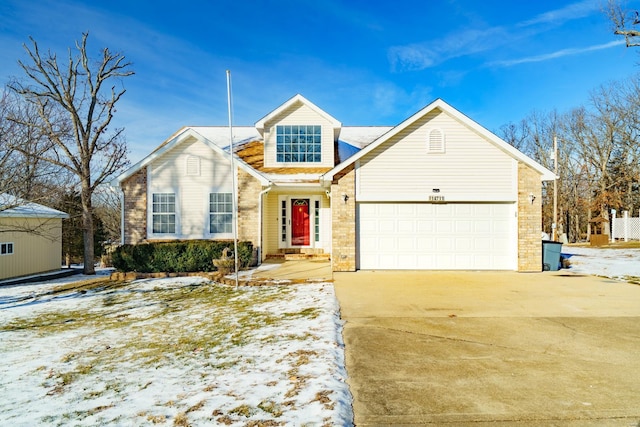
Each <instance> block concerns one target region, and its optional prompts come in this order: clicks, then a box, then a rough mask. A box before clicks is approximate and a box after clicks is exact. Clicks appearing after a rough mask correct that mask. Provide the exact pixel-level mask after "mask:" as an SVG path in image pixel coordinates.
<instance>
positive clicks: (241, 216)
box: [238, 169, 262, 251]
mask: <svg viewBox="0 0 640 427" xmlns="http://www.w3.org/2000/svg"><path fill="white" fill-rule="evenodd" d="M260 191H262V185H261V184H260V181H258V180H257V179H255V178H254V177H252V176H251V175H249V174H248V173H247V172H245V171H243V170H242V169H238V240H241V241H250V242H251V243H253V248H254V251H257V249H258V244H259V242H260V223H259V221H260V212H259V211H258V209H259V208H260V204H259V202H258V197H259V195H260Z"/></svg>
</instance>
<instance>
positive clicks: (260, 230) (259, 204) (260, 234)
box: [258, 185, 271, 265]
mask: <svg viewBox="0 0 640 427" xmlns="http://www.w3.org/2000/svg"><path fill="white" fill-rule="evenodd" d="M269 191H271V185H269V186H268V187H267V188H265V189H264V190H262V191H261V192H260V193H259V194H258V265H260V264H262V196H264V195H265V194H267V193H268V192H269Z"/></svg>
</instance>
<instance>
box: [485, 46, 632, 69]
mask: <svg viewBox="0 0 640 427" xmlns="http://www.w3.org/2000/svg"><path fill="white" fill-rule="evenodd" d="M624 43H625V42H624V40H615V41H612V42H609V43H604V44H597V45H593V46H588V47H584V48H571V49H561V50H558V51H555V52H552V53H546V54H543V55H535V56H529V57H526V58H520V59H511V60H505V61H494V62H491V63H490V64H488V65H489V66H495V67H512V66H514V65H520V64H526V63H530V62H543V61H549V60H551V59H557V58H562V57H565V56H574V55H579V54H581V53H586V52H593V51H595V50H602V49H609V48H611V47H614V46H620V45H623V44H624Z"/></svg>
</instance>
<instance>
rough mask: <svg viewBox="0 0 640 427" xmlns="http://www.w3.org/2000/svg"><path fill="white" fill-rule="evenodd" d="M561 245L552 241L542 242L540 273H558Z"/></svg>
mask: <svg viewBox="0 0 640 427" xmlns="http://www.w3.org/2000/svg"><path fill="white" fill-rule="evenodd" d="M561 252H562V243H560V242H554V241H553V240H543V241H542V271H558V270H559V269H560V253H561Z"/></svg>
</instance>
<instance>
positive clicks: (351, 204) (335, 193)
mask: <svg viewBox="0 0 640 427" xmlns="http://www.w3.org/2000/svg"><path fill="white" fill-rule="evenodd" d="M345 194H346V195H347V197H348V199H347V200H346V202H345V201H344V198H343V195H345ZM355 195H356V173H355V170H354V167H353V165H351V166H349V167H348V168H347V169H345V170H344V171H343V172H342V173H341V175H340V176H336V177H335V179H334V181H333V183H332V184H331V213H332V218H331V221H332V227H333V230H332V231H333V236H332V254H331V259H332V263H333V271H356V197H355Z"/></svg>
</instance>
